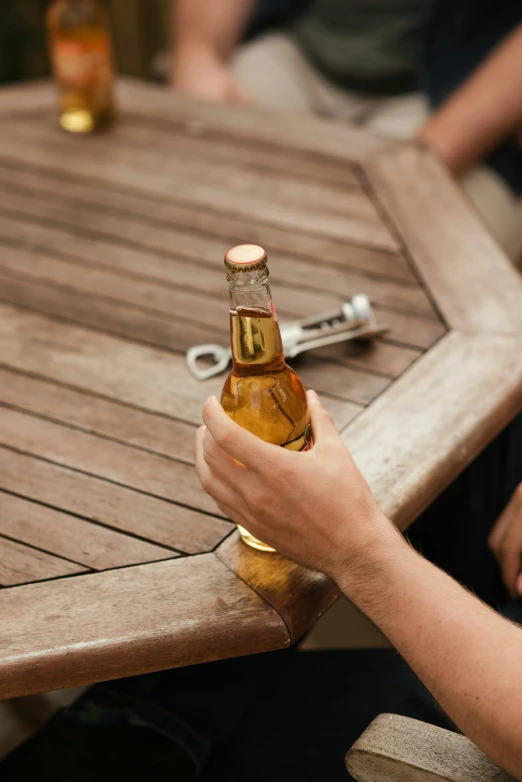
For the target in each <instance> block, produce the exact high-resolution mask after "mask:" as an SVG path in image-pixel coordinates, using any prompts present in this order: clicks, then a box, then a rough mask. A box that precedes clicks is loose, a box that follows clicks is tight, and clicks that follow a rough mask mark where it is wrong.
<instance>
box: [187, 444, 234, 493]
mask: <svg viewBox="0 0 522 782" xmlns="http://www.w3.org/2000/svg"><path fill="white" fill-rule="evenodd" d="M196 473H197V476H198V478H199V482H200V483H201V486H202V488H203V490H204V491H205V492H206V493H207V494H209V495H210V496H211V497H212V499H213V500H214V501H215V502H216V503H218V504H219V503H221V504H224V505H228V506H230V507H231V508H240V507H242V506H243V501H242V499H241V498H240V497H239V495H238V494H237V492H236V491H235V489H234V488H233V487H232V486H230V485H228V484H226V483H224V482H223V481H222V480H221V479H220V478H218V476H217V475H214V473H213V472H212V470H211V469H210V467H209V466H208V464H207V463H206V461H205V458H204V456H203V447H202V445H200V444H199V443H198V445H197V447H196Z"/></svg>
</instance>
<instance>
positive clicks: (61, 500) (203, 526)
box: [0, 447, 234, 554]
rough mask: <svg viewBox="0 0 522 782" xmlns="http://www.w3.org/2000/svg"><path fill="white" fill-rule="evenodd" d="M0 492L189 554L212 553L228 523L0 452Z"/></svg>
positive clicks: (227, 528) (24, 457)
mask: <svg viewBox="0 0 522 782" xmlns="http://www.w3.org/2000/svg"><path fill="white" fill-rule="evenodd" d="M0 488H2V489H4V490H5V491H8V492H11V493H13V494H18V495H22V496H24V497H28V498H30V499H32V500H34V501H37V502H40V503H43V504H45V505H49V506H51V507H53V508H55V509H57V510H61V511H64V512H66V513H69V514H76V515H78V516H80V517H82V518H84V519H86V520H92V521H97V522H99V523H101V524H103V525H105V526H106V527H109V528H112V529H115V530H119V531H121V532H129V533H131V534H133V535H136V536H138V537H139V538H140V539H145V540H146V541H152V542H153V543H157V544H159V545H161V546H162V547H168V548H170V549H175V550H177V551H181V552H183V553H187V554H199V553H203V552H207V551H211V550H212V549H213V548H214V547H215V546H217V545H218V544H219V543H220V542H221V541H222V540H223V538H225V537H226V536H227V535H229V534H230V533H231V532H232V531H233V529H234V527H233V525H232V524H230V522H228V521H225V520H222V519H218V518H216V517H214V516H208V515H206V514H204V513H199V512H197V511H193V510H190V509H189V508H184V507H183V506H181V505H175V504H173V503H170V502H165V501H164V500H158V499H156V498H154V497H149V496H147V495H145V494H140V493H139V492H136V491H133V490H132V489H128V488H125V487H123V486H118V485H116V484H113V483H109V482H108V481H105V480H101V479H100V478H95V477H93V476H90V475H84V474H83V473H80V472H74V471H72V470H69V469H67V468H66V467H60V466H58V465H55V464H51V463H49V462H45V461H42V460H41V459H37V458H34V457H32V456H27V455H24V454H20V453H16V452H14V451H11V450H8V449H6V448H2V447H0Z"/></svg>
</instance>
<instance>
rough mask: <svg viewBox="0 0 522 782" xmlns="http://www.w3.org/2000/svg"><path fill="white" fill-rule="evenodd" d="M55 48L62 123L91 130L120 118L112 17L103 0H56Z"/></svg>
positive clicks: (52, 12)
mask: <svg viewBox="0 0 522 782" xmlns="http://www.w3.org/2000/svg"><path fill="white" fill-rule="evenodd" d="M47 28H48V36H49V49H50V56H51V62H52V65H53V71H54V76H55V80H56V84H57V87H58V92H59V101H60V119H59V121H60V125H61V126H62V128H64V129H65V130H67V131H69V132H71V133H90V132H91V131H93V130H95V129H96V128H99V127H102V126H104V125H107V124H108V123H109V122H110V121H111V120H112V119H113V117H114V113H115V109H114V67H113V51H112V38H111V31H110V24H109V17H108V14H107V12H106V10H105V9H104V8H103V6H102V5H101V3H100V2H99V0H54V2H52V3H51V5H50V7H49V10H48V12H47Z"/></svg>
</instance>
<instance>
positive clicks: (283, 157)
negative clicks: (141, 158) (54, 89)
mask: <svg viewBox="0 0 522 782" xmlns="http://www.w3.org/2000/svg"><path fill="white" fill-rule="evenodd" d="M48 119H49V118H47V121H48ZM125 119H126V122H124V123H120V124H119V125H118V126H117V127H115V128H114V130H113V133H112V137H113V138H114V140H115V141H116V142H118V144H127V145H129V146H130V147H132V148H133V149H139V150H140V151H141V150H143V149H144V148H146V149H149V150H151V151H154V150H158V151H159V154H161V153H162V152H163V151H164V150H168V151H169V152H170V154H171V155H175V156H176V157H178V156H182V157H183V158H189V159H197V160H199V161H201V160H204V161H205V162H206V163H207V165H208V164H211V165H213V164H214V163H216V162H220V163H221V162H225V163H227V164H228V165H232V166H233V167H234V168H235V167H237V166H246V167H248V168H249V169H250V170H251V171H255V170H258V169H261V170H262V171H263V172H264V173H270V174H273V175H275V176H276V177H277V176H281V174H282V173H283V174H284V175H285V176H288V177H290V178H292V179H304V180H310V179H313V180H315V181H324V182H328V183H330V184H338V185H340V186H342V187H343V188H344V189H346V188H347V187H353V188H356V189H361V187H362V184H361V182H360V180H359V178H358V177H357V175H356V172H355V170H354V168H353V167H352V166H351V165H350V164H349V163H345V164H344V165H343V164H342V163H340V162H339V161H338V160H335V161H333V160H328V159H325V158H324V157H319V156H314V155H312V154H309V153H308V154H303V153H302V152H299V151H297V150H291V149H285V150H284V151H282V150H280V149H277V148H276V149H273V148H272V149H270V148H268V147H263V146H261V147H258V148H256V150H255V153H254V154H253V153H252V146H251V145H250V144H239V143H237V140H235V139H232V138H230V137H229V136H222V135H218V136H216V134H214V133H208V132H207V133H205V132H198V131H197V129H191V128H190V127H187V124H186V123H179V122H165V123H158V122H157V121H156V120H155V119H154V118H151V117H149V118H144V117H139V116H136V115H133V114H131V113H126V115H125Z"/></svg>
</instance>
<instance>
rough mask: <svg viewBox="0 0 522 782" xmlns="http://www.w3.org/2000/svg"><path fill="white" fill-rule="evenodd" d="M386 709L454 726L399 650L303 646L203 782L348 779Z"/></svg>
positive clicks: (214, 760) (216, 757) (270, 684)
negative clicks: (356, 747) (357, 750)
mask: <svg viewBox="0 0 522 782" xmlns="http://www.w3.org/2000/svg"><path fill="white" fill-rule="evenodd" d="M383 712H392V713H395V714H402V715H404V716H408V717H413V718H416V719H420V720H424V721H425V722H430V723H432V724H435V725H439V726H440V727H445V728H449V729H451V728H452V725H451V723H450V721H449V720H448V718H447V717H446V715H445V714H444V712H443V711H442V710H441V709H440V707H439V706H438V705H437V704H436V703H435V701H434V700H433V698H432V697H431V695H430V694H429V693H428V691H427V690H426V689H425V688H424V687H423V685H422V684H421V683H420V682H419V680H418V679H417V677H416V676H415V675H414V674H413V672H412V671H411V669H410V668H408V666H407V665H406V664H405V663H404V662H403V660H402V659H401V658H400V657H399V656H398V654H397V653H396V652H395V651H393V650H383V649H369V650H368V649H356V650H350V651H338V652H302V653H300V654H298V655H297V656H296V657H295V658H294V660H293V661H292V665H291V666H289V668H288V670H287V671H285V672H283V673H282V674H281V675H279V676H278V677H277V678H276V679H274V680H272V681H270V682H267V687H266V689H265V692H264V693H263V697H262V698H261V699H259V700H258V701H257V702H256V703H255V704H253V708H252V709H250V710H249V711H248V712H247V713H246V714H245V717H244V719H243V721H242V723H241V726H240V727H239V729H238V731H237V732H236V733H235V734H234V735H233V736H232V737H231V739H230V740H229V741H228V742H227V743H226V744H225V745H223V746H221V748H220V749H219V750H218V751H217V752H216V753H215V754H214V756H213V758H212V759H211V761H210V763H209V765H208V767H207V768H206V769H205V771H204V773H203V775H202V777H201V782H215V780H222V779H223V780H226V782H244V780H245V779H248V780H249V782H266V780H268V779H269V780H271V782H287V781H288V780H299V782H317V781H318V780H327V781H328V782H337V780H338V782H346V780H348V779H350V778H351V777H349V776H348V774H347V772H346V768H345V766H344V756H345V754H346V752H347V751H348V749H349V748H350V746H351V745H352V744H353V743H354V742H355V741H356V739H357V738H358V737H359V736H360V734H361V733H362V732H363V731H364V730H365V729H366V728H367V727H368V725H369V724H370V722H371V721H372V720H373V719H374V718H375V717H376V716H377V715H378V714H381V713H383Z"/></svg>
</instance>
